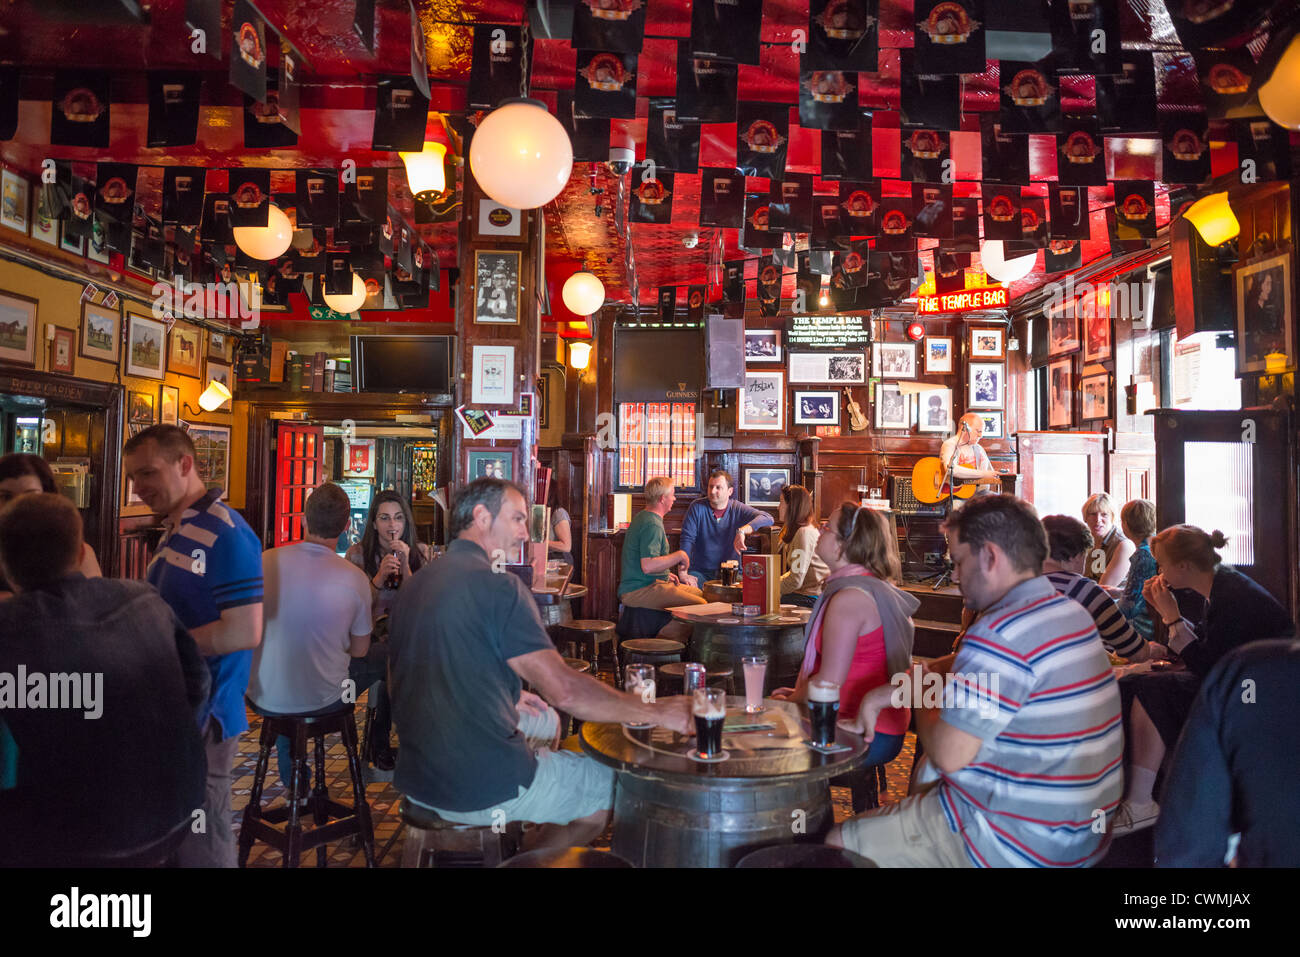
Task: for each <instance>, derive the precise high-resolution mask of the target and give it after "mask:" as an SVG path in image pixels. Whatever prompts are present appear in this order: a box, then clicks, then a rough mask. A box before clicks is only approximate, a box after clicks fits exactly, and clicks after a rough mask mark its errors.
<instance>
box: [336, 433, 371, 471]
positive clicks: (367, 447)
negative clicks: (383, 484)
mask: <svg viewBox="0 0 1300 957" xmlns="http://www.w3.org/2000/svg"><path fill="white" fill-rule="evenodd" d="M343 477H344V478H349V479H361V478H374V477H375V440H374V439H353V440H352V441H350V442H349V441H346V440H345V441H344V443H343Z"/></svg>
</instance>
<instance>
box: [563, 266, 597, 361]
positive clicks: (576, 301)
mask: <svg viewBox="0 0 1300 957" xmlns="http://www.w3.org/2000/svg"><path fill="white" fill-rule="evenodd" d="M560 298H561V299H563V300H564V306H565V308H566V309H568V310H569V312H572V313H574V314H575V315H578V316H590V315H592V314H593V313H595V312H596V310H598V309H599V308H600V307H601V306H603V305H604V304H605V284H604V283H603V282H601V281H600V277H599V276H597V275H596V274H595V273H592V272H589V271H588V270H586V269H581V270H579V271H578V272H575V273H574V274H573V275H572V276H570V277H569V278H568V279H566V280H564V288H563V289H562V290H561V291H560ZM575 368H576V367H575Z"/></svg>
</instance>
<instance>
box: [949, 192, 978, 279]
mask: <svg viewBox="0 0 1300 957" xmlns="http://www.w3.org/2000/svg"><path fill="white" fill-rule="evenodd" d="M942 245H943V246H944V248H945V249H949V250H951V251H953V252H956V253H973V252H976V251H977V250H978V249H979V248H980V212H979V198H978V197H975V196H961V197H953V201H952V241H951V242H945V243H943V244H942ZM967 265H969V256H968V257H967Z"/></svg>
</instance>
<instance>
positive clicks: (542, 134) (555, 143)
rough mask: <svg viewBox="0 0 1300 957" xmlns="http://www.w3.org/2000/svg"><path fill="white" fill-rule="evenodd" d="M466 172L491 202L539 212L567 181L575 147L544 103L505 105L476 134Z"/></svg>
mask: <svg viewBox="0 0 1300 957" xmlns="http://www.w3.org/2000/svg"><path fill="white" fill-rule="evenodd" d="M469 167H470V170H471V171H472V172H473V174H474V179H475V180H477V181H478V184H479V186H481V187H482V188H483V192H485V193H487V195H488V197H489V198H491V199H494V200H496V201H497V202H498V203H500V204H501V205H502V206H510V207H513V208H514V209H537V208H538V207H539V206H545V205H546V204H547V203H549V202H550V201H551V200H553V199H554V198H555V197H556V196H559V195H560V191H561V190H563V189H564V187H565V184H566V183H568V182H569V174H570V173H571V172H572V171H573V144H572V143H570V142H569V134H568V133H567V132H565V129H564V127H563V126H561V125H560V121H559V120H557V119H556V118H555V117H554V116H552V115H551V114H550V112H549V111H548V110H547V109H546V104H545V103H542V102H541V101H540V100H534V99H531V98H522V97H521V98H519V99H513V100H506V101H505V102H504V103H502V104H501V105H500V106H499V107H497V108H496V109H495V110H493V111H492V112H491V113H489V114H488V115H487V116H485V117H484V118H483V122H482V123H480V124H479V127H478V130H477V131H476V132H475V133H474V138H473V139H472V140H471V141H470V147H469Z"/></svg>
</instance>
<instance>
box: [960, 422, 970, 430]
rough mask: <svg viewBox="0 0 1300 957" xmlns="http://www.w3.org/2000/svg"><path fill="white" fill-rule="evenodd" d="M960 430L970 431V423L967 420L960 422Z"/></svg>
mask: <svg viewBox="0 0 1300 957" xmlns="http://www.w3.org/2000/svg"><path fill="white" fill-rule="evenodd" d="M961 430H962V431H963V432H969V431H970V423H969V422H963V423H962V424H961Z"/></svg>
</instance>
